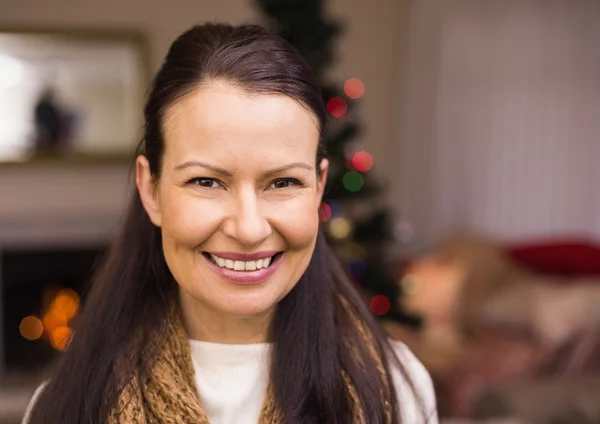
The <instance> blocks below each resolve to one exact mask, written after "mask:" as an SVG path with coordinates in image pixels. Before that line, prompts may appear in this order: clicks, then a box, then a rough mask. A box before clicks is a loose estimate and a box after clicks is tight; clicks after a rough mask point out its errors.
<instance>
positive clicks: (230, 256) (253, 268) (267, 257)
mask: <svg viewBox="0 0 600 424" xmlns="http://www.w3.org/2000/svg"><path fill="white" fill-rule="evenodd" d="M283 253H284V252H262V253H261V252H259V253H255V254H238V253H224V252H218V253H209V252H202V255H203V256H204V258H205V259H206V262H207V263H208V265H209V267H210V268H212V269H213V271H215V272H216V273H217V274H218V275H220V276H221V277H222V278H223V279H224V280H226V281H227V282H229V283H232V284H243V285H247V284H252V285H254V284H261V283H264V282H265V281H267V280H268V279H269V277H271V276H272V275H273V274H274V273H275V271H276V270H277V268H279V265H280V264H281V261H282V257H283Z"/></svg>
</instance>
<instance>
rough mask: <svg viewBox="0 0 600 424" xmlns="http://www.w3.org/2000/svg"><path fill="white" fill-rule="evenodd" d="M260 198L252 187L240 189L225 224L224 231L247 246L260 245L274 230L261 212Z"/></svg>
mask: <svg viewBox="0 0 600 424" xmlns="http://www.w3.org/2000/svg"><path fill="white" fill-rule="evenodd" d="M259 200H260V199H259V198H258V196H257V195H256V193H255V191H254V189H252V188H248V189H244V190H242V191H240V192H239V193H238V195H237V196H236V197H235V198H234V201H233V202H232V205H231V211H230V213H229V214H228V217H227V219H226V220H225V223H224V225H223V232H224V233H225V234H226V235H227V236H229V237H231V238H233V239H235V240H236V241H237V242H239V243H240V244H242V245H243V246H245V247H254V246H257V245H259V244H260V243H262V242H263V241H264V240H265V239H267V238H268V237H269V236H270V235H271V232H272V228H271V225H270V223H269V220H268V219H267V217H266V216H265V215H264V214H263V213H261V208H260V202H259Z"/></svg>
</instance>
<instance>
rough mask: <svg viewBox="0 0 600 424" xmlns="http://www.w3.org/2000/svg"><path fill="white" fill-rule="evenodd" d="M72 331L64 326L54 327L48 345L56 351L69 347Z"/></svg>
mask: <svg viewBox="0 0 600 424" xmlns="http://www.w3.org/2000/svg"><path fill="white" fill-rule="evenodd" d="M72 335H73V329H72V328H71V327H67V326H66V325H61V326H60V327H56V328H55V329H54V330H52V331H51V332H50V344H51V345H52V347H53V348H54V349H56V350H65V349H66V348H67V347H68V346H69V342H70V341H71V336H72Z"/></svg>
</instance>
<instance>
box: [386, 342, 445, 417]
mask: <svg viewBox="0 0 600 424" xmlns="http://www.w3.org/2000/svg"><path fill="white" fill-rule="evenodd" d="M389 346H390V347H391V349H392V354H393V355H394V356H395V357H396V358H397V359H398V361H395V360H394V358H391V359H392V360H391V361H390V368H391V373H392V380H393V383H394V388H395V389H396V395H397V396H398V405H399V409H400V413H401V414H402V420H403V422H408V423H423V424H437V423H438V417H437V407H436V400H435V392H434V389H433V382H432V381H431V377H430V375H429V373H428V372H427V370H426V369H425V367H424V366H423V364H422V363H421V361H419V360H418V359H417V357H416V356H415V355H414V354H413V353H412V352H411V351H410V349H409V348H408V347H407V346H406V345H405V344H404V343H402V342H400V341H397V340H390V342H389ZM399 366H400V368H399ZM421 417H423V418H421Z"/></svg>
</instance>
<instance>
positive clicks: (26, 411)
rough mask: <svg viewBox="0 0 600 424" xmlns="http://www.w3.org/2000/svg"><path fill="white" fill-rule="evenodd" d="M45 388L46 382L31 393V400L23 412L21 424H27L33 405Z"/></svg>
mask: <svg viewBox="0 0 600 424" xmlns="http://www.w3.org/2000/svg"><path fill="white" fill-rule="evenodd" d="M45 386H46V382H44V383H42V384H40V385H39V386H38V388H37V389H36V390H35V392H34V393H33V396H31V400H30V401H29V405H27V409H26V410H25V415H24V416H23V421H22V424H27V423H28V422H29V416H30V415H31V411H32V409H33V406H34V405H35V402H36V401H37V399H38V398H39V397H40V393H42V390H44V387H45Z"/></svg>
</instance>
